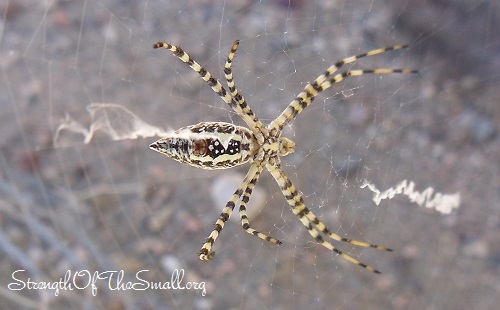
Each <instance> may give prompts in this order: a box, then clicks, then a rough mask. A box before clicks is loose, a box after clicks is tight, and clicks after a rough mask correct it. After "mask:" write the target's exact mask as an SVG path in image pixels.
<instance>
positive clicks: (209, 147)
mask: <svg viewBox="0 0 500 310" xmlns="http://www.w3.org/2000/svg"><path fill="white" fill-rule="evenodd" d="M252 139H254V138H253V134H252V132H251V131H250V130H248V129H247V128H245V127H241V126H236V125H233V124H230V123H223V122H203V123H199V124H196V125H191V126H187V127H183V128H180V129H178V130H176V131H175V132H173V133H171V134H170V135H167V136H164V137H163V138H161V139H159V140H158V141H155V142H153V143H152V144H151V145H150V146H149V147H150V148H151V149H152V150H154V151H157V152H159V153H161V154H164V155H166V156H168V157H170V158H173V159H175V160H177V161H178V162H181V163H184V164H188V165H191V166H194V167H197V168H202V169H209V170H212V169H226V168H231V167H235V166H239V165H242V164H244V163H246V162H248V161H249V160H250V159H251V158H252V156H253V155H254V153H255V149H254V147H253V146H254V145H255V143H253V142H252Z"/></svg>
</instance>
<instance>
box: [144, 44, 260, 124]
mask: <svg viewBox="0 0 500 310" xmlns="http://www.w3.org/2000/svg"><path fill="white" fill-rule="evenodd" d="M161 47H163V48H166V49H168V50H169V51H171V52H172V53H173V54H174V55H175V56H177V58H179V59H180V60H182V61H183V62H185V63H187V64H188V65H189V66H190V67H191V69H193V70H194V71H196V72H197V73H198V74H199V75H200V77H201V78H202V79H203V80H204V81H205V82H207V83H208V85H210V87H212V89H213V90H214V92H215V93H216V94H217V95H219V97H221V98H222V100H224V102H225V103H227V104H228V105H229V106H230V107H231V108H232V109H233V111H234V112H236V113H237V114H238V115H239V116H240V117H241V118H242V119H243V121H244V122H245V123H246V124H247V125H248V126H249V127H250V128H255V127H257V128H258V127H259V126H262V123H261V122H260V121H259V120H258V119H257V116H255V114H254V113H253V112H252V110H251V109H250V107H249V106H248V105H247V106H246V107H245V109H242V107H241V106H240V105H239V104H237V103H236V102H235V101H234V99H233V98H232V97H231V95H230V94H229V93H227V91H226V89H225V88H224V87H223V86H222V85H221V83H220V82H219V81H218V80H217V79H216V78H214V77H213V76H212V74H210V72H208V71H207V70H206V69H205V68H203V67H202V66H201V65H200V64H199V63H197V62H196V61H195V60H194V59H193V58H191V56H189V55H188V54H187V53H186V52H184V51H183V50H182V48H180V47H178V46H175V45H172V44H170V43H167V42H158V43H155V44H154V45H153V48H161ZM259 124H260V125H259Z"/></svg>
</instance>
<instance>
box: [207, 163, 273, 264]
mask: <svg viewBox="0 0 500 310" xmlns="http://www.w3.org/2000/svg"><path fill="white" fill-rule="evenodd" d="M263 168H264V167H263V166H262V165H259V164H257V162H253V163H252V165H251V166H250V170H248V173H247V175H246V176H245V179H243V183H242V185H241V186H240V188H238V189H237V190H236V191H235V192H234V194H233V196H231V199H230V200H229V201H228V202H227V204H226V206H225V207H224V209H222V212H221V214H220V215H219V218H218V219H217V221H216V222H215V228H214V230H212V232H211V233H210V235H209V236H208V238H207V241H206V242H205V244H203V247H202V248H201V250H200V252H199V255H200V259H201V260H209V259H211V258H213V257H214V256H215V252H213V251H212V247H213V245H214V243H215V240H217V237H219V234H220V232H221V231H222V228H224V224H225V223H226V221H227V220H228V219H229V217H230V216H231V214H232V213H233V210H234V207H235V205H236V203H237V202H238V201H239V199H240V197H241V196H242V195H245V194H244V193H246V191H247V188H248V186H249V184H250V183H251V182H252V181H253V179H254V178H255V176H256V175H258V174H260V172H261V171H262V169H263ZM250 192H251V191H250ZM246 200H247V201H248V198H246Z"/></svg>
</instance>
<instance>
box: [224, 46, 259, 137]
mask: <svg viewBox="0 0 500 310" xmlns="http://www.w3.org/2000/svg"><path fill="white" fill-rule="evenodd" d="M239 44H240V41H239V40H236V41H234V43H233V45H232V46H231V50H230V51H229V55H228V56H227V60H226V64H225V65H224V76H225V78H226V82H227V87H228V89H229V92H230V93H231V96H232V97H233V98H234V100H235V101H236V104H237V105H238V106H239V107H240V109H241V110H242V111H243V113H245V114H248V115H250V116H253V112H252V110H251V109H250V107H249V106H248V104H247V102H246V101H245V98H243V95H242V94H241V93H240V92H239V91H238V89H237V88H236V86H235V83H234V79H233V71H232V68H231V67H232V64H233V59H234V55H235V54H236V51H237V50H238V46H239ZM251 129H252V131H253V132H254V134H255V135H256V138H257V140H258V141H259V143H263V142H264V136H267V128H266V126H265V125H264V124H262V122H261V121H259V120H257V119H255V124H254V128H251Z"/></svg>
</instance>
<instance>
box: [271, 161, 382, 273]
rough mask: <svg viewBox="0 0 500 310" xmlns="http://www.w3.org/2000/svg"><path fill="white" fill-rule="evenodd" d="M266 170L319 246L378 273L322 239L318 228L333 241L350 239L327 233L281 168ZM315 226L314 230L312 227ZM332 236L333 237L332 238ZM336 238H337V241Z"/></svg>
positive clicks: (357, 242) (273, 166)
mask: <svg viewBox="0 0 500 310" xmlns="http://www.w3.org/2000/svg"><path fill="white" fill-rule="evenodd" d="M266 168H267V170H268V171H269V172H270V173H271V174H272V176H273V177H274V179H275V180H276V182H277V183H278V185H279V187H280V188H281V191H282V192H283V195H284V196H285V198H286V200H287V202H288V204H289V205H290V207H291V208H292V212H293V214H295V216H297V217H298V218H299V220H300V221H301V222H302V224H303V225H304V226H305V227H306V228H307V231H308V232H309V234H310V235H311V236H312V237H313V238H314V239H315V240H316V241H317V242H318V243H320V244H321V245H323V246H324V247H325V248H327V249H329V250H331V251H333V252H335V253H337V254H338V255H340V256H342V257H343V258H344V259H346V260H348V261H350V262H351V263H353V264H356V265H358V266H361V267H363V268H365V269H366V270H368V271H371V272H374V273H380V271H378V270H377V269H375V268H373V267H371V266H368V265H366V264H364V263H362V262H360V261H359V260H357V259H355V258H354V257H352V256H350V255H348V254H346V253H344V252H342V251H341V250H339V249H337V248H336V247H335V246H333V244H331V243H330V242H328V241H326V240H325V239H323V237H322V236H321V235H320V234H319V232H318V230H317V229H316V228H318V229H319V230H320V231H326V232H328V235H329V236H330V237H332V238H333V239H335V240H338V239H341V240H340V241H346V242H349V241H348V240H350V239H345V238H342V237H339V236H337V235H333V234H331V233H330V232H329V230H328V229H327V228H326V226H325V225H324V224H323V223H321V222H320V221H319V220H318V218H317V217H316V216H315V215H314V214H313V213H312V212H311V211H310V210H309V209H308V208H307V207H306V206H305V204H304V199H303V198H302V195H301V194H299V192H298V191H297V189H296V188H295V186H294V185H293V184H292V182H291V181H290V179H289V178H288V177H287V175H286V174H285V172H284V171H283V170H282V169H281V166H280V165H279V164H277V165H271V164H267V165H266ZM314 226H316V228H315V227H314ZM322 228H324V229H323V230H322ZM332 235H333V236H332ZM336 237H339V238H338V239H337V238H336ZM350 243H352V244H355V245H361V246H371V245H370V244H368V243H365V242H361V241H355V240H354V242H350ZM373 247H376V248H379V246H373ZM380 248H381V249H386V248H384V247H380Z"/></svg>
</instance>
